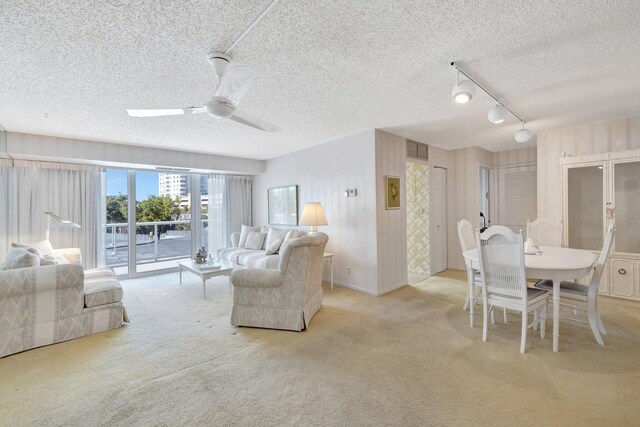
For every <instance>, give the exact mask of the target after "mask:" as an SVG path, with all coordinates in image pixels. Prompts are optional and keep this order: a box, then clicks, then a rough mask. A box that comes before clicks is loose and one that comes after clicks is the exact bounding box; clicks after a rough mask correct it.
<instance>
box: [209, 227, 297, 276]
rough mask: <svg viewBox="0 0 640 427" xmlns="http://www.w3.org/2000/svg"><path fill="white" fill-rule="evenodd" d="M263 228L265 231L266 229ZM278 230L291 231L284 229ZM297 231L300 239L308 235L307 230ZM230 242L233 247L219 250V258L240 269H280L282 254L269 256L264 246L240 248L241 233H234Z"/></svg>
mask: <svg viewBox="0 0 640 427" xmlns="http://www.w3.org/2000/svg"><path fill="white" fill-rule="evenodd" d="M262 228H263V229H264V228H266V227H262ZM274 228H275V227H274ZM278 229H280V230H289V229H284V228H278ZM295 230H297V231H298V237H302V236H306V235H307V231H306V230H302V229H299V228H295ZM229 240H230V242H231V246H230V247H228V248H224V249H220V250H218V253H217V255H218V258H220V259H222V260H225V261H227V262H230V263H232V264H233V265H234V266H236V267H240V268H278V265H279V264H280V253H276V254H273V255H267V254H266V249H265V246H264V245H263V247H262V249H247V248H244V247H239V246H238V244H239V241H240V232H237V233H232V234H231V236H230V237H229ZM265 244H266V241H265Z"/></svg>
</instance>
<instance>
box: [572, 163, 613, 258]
mask: <svg viewBox="0 0 640 427" xmlns="http://www.w3.org/2000/svg"><path fill="white" fill-rule="evenodd" d="M604 176H605V175H604V166H603V165H595V166H582V167H572V168H568V169H567V214H568V218H567V220H568V221H567V222H568V224H567V227H568V236H569V242H568V246H569V247H570V248H576V249H589V250H593V251H599V250H600V249H602V244H603V228H604V227H603V223H604V206H605V200H604Z"/></svg>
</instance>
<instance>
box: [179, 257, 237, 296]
mask: <svg viewBox="0 0 640 427" xmlns="http://www.w3.org/2000/svg"><path fill="white" fill-rule="evenodd" d="M212 265H216V266H220V268H219V269H215V270H214V269H211V266H212ZM207 267H208V268H207ZM183 270H186V271H189V272H191V273H193V274H195V275H196V276H198V277H200V279H201V280H202V297H203V298H204V299H207V280H208V279H211V278H212V277H218V276H229V277H231V273H232V272H233V265H232V264H231V263H228V262H225V261H216V262H215V263H213V264H196V262H195V261H193V260H189V261H180V262H178V271H179V272H180V284H181V285H182V271H183ZM229 292H231V279H229Z"/></svg>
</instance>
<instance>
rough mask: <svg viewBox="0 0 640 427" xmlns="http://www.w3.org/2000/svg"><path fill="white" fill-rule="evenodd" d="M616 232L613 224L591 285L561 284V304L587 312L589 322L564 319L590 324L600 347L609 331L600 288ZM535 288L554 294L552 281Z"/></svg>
mask: <svg viewBox="0 0 640 427" xmlns="http://www.w3.org/2000/svg"><path fill="white" fill-rule="evenodd" d="M615 230H616V227H615V224H613V223H611V224H610V225H609V229H608V231H607V236H606V238H605V240H604V245H603V246H602V251H601V252H600V257H599V258H598V262H597V264H596V265H595V267H594V268H593V275H592V276H591V281H590V282H589V285H581V284H579V283H575V282H564V281H563V282H560V304H561V305H564V306H569V307H571V309H572V310H573V312H574V313H576V312H577V311H578V310H580V311H583V312H586V313H587V320H588V322H585V321H584V320H582V319H577V318H575V317H567V316H562V317H563V318H565V319H569V320H573V321H577V322H581V323H589V326H591V331H592V332H593V336H594V337H595V339H596V341H597V342H598V344H600V345H604V339H603V338H602V335H607V331H606V329H605V328H604V324H603V323H602V318H601V317H600V310H599V309H598V288H599V286H600V279H601V278H602V271H603V270H604V266H605V264H606V263H607V258H608V257H609V252H610V251H611V244H612V243H613V238H614V235H615ZM533 286H534V287H535V288H537V289H541V290H546V291H549V292H550V293H551V294H553V282H552V281H551V280H541V281H539V282H538V283H536V284H535V285H533Z"/></svg>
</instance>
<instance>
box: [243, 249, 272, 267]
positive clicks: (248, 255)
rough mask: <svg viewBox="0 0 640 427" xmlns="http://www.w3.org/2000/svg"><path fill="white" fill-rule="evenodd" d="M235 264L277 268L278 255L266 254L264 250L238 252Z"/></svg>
mask: <svg viewBox="0 0 640 427" xmlns="http://www.w3.org/2000/svg"><path fill="white" fill-rule="evenodd" d="M237 264H239V265H241V266H243V267H247V268H266V269H272V268H278V265H279V264H280V255H267V254H266V253H265V251H251V252H245V253H243V254H240V256H239V257H238V262H237Z"/></svg>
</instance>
